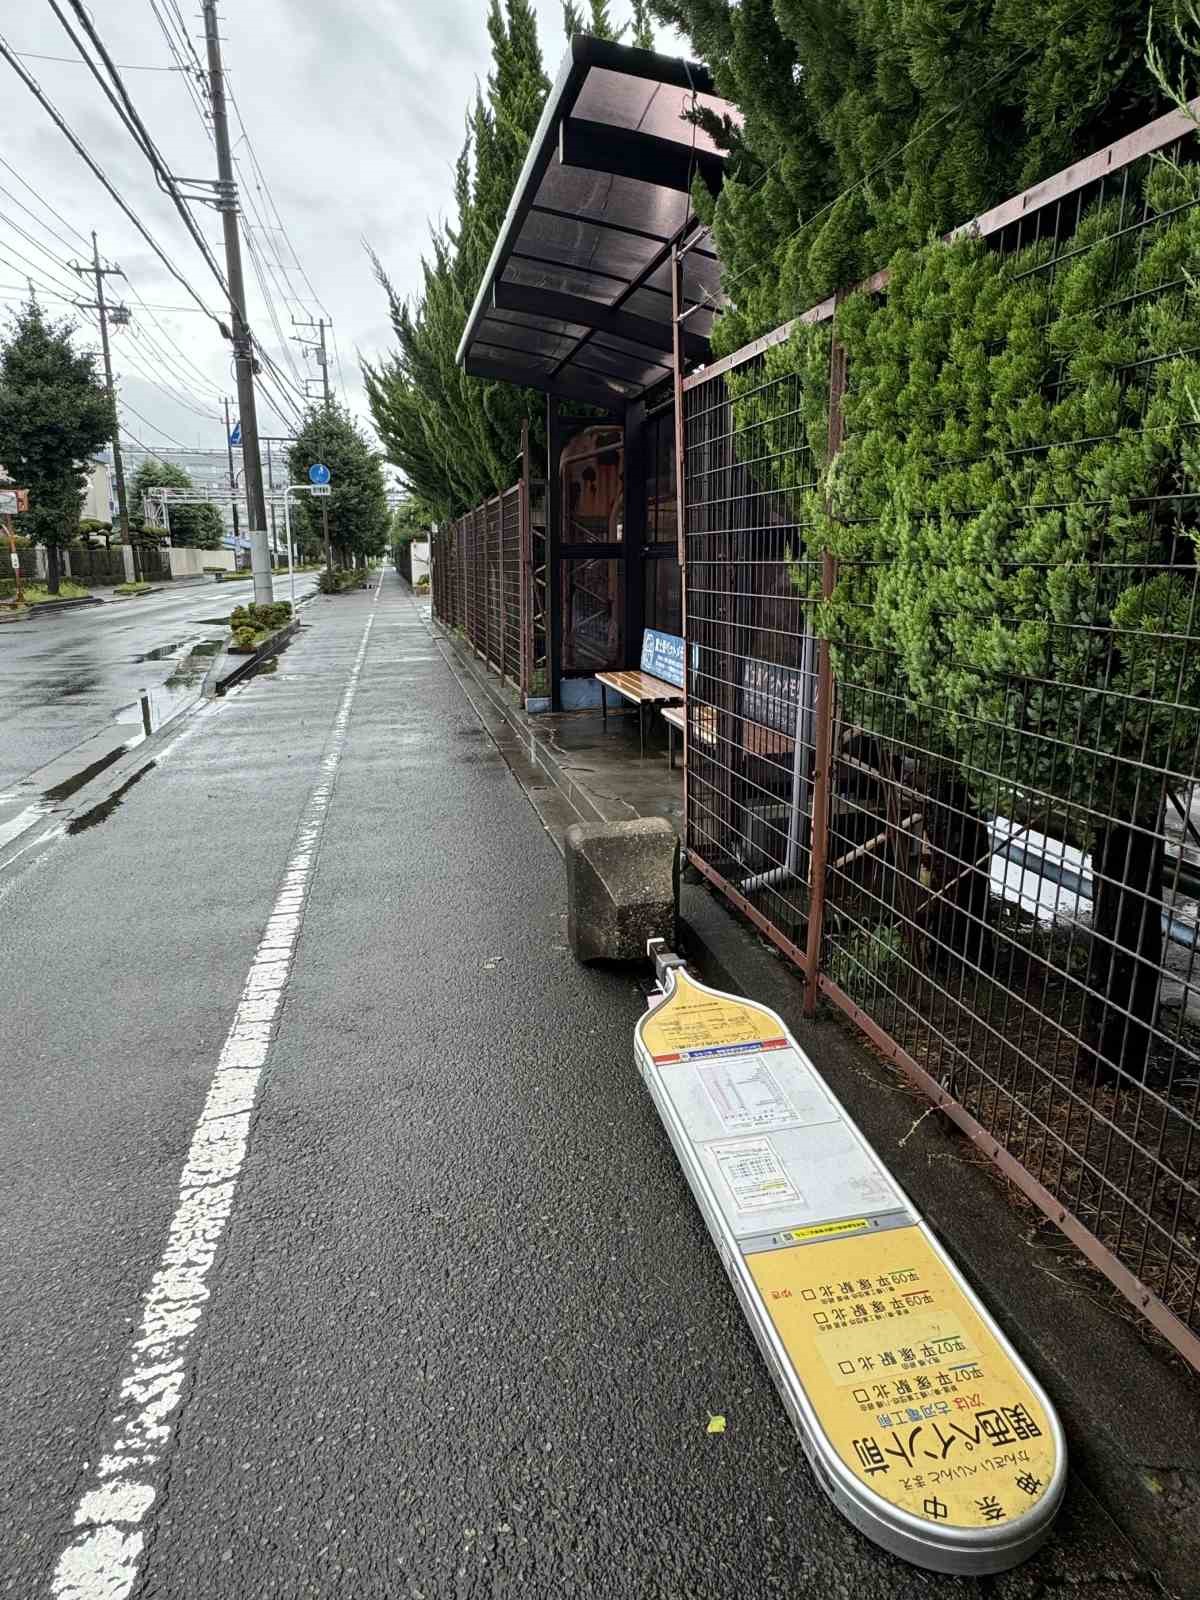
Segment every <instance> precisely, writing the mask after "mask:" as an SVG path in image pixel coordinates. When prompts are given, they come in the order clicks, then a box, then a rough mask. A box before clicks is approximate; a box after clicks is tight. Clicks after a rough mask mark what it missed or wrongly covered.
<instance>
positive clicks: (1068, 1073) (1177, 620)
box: [683, 118, 1200, 1364]
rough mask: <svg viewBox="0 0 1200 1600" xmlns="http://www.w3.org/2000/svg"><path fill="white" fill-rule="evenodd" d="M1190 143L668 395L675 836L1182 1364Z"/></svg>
mask: <svg viewBox="0 0 1200 1600" xmlns="http://www.w3.org/2000/svg"><path fill="white" fill-rule="evenodd" d="M1181 132H1182V129H1181V125H1180V122H1179V120H1178V119H1176V120H1175V121H1174V122H1172V119H1169V118H1168V119H1162V120H1161V122H1160V124H1156V125H1155V126H1154V127H1153V128H1152V129H1148V130H1143V133H1142V134H1141V135H1137V136H1133V137H1131V138H1130V139H1129V140H1125V141H1121V143H1120V145H1118V146H1115V147H1113V148H1112V149H1111V150H1110V151H1106V152H1101V153H1100V155H1099V156H1098V157H1097V158H1094V159H1093V160H1092V161H1090V162H1083V163H1080V164H1079V166H1078V167H1077V168H1076V169H1073V170H1072V171H1071V172H1070V173H1068V174H1064V175H1061V177H1060V178H1059V179H1056V180H1051V182H1050V183H1048V184H1046V185H1043V186H1041V187H1040V189H1039V190H1037V191H1033V192H1032V193H1031V195H1030V196H1024V197H1018V198H1017V200H1015V201H1013V202H1010V203H1008V204H1007V205H1006V206H1002V207H998V208H997V209H996V211H995V212H993V213H989V214H988V216H987V217H985V218H981V219H978V220H977V224H976V225H975V227H974V228H973V229H972V230H967V231H964V234H963V236H962V237H961V238H959V239H958V240H957V241H956V242H953V243H951V244H949V245H947V246H941V247H931V248H930V249H929V250H927V251H925V252H916V253H914V255H913V256H912V257H911V258H910V259H907V260H901V261H900V262H899V264H898V265H896V266H895V267H894V269H893V271H892V272H891V273H890V274H880V275H879V276H878V277H877V278H876V279H875V280H872V283H871V284H870V285H868V286H866V288H865V289H863V290H862V291H861V292H859V293H857V294H854V295H852V296H849V297H847V299H846V300H845V303H844V304H840V303H836V302H835V301H833V300H831V301H829V302H827V303H826V304H825V305H823V306H821V307H818V308H815V310H814V312H813V313H811V314H810V315H809V316H808V317H807V318H806V319H802V321H801V323H800V324H797V325H791V326H789V328H788V329H786V330H780V331H779V333H778V334H777V335H773V336H769V337H768V338H767V339H766V340H763V341H759V343H758V344H757V345H756V346H753V347H750V349H748V350H747V351H746V352H741V353H739V354H738V355H737V356H734V357H731V358H729V359H728V360H726V361H723V362H717V363H715V364H713V366H711V367H710V368H709V369H707V370H705V371H703V372H701V373H698V374H696V375H695V376H694V377H693V378H691V379H689V380H687V381H686V382H685V384H684V386H683V390H684V392H683V415H684V425H685V448H686V457H685V482H686V541H687V553H688V563H687V616H688V635H689V651H690V664H689V685H688V695H689V708H688V718H689V739H688V755H687V775H688V789H687V830H688V831H687V845H688V850H689V854H690V855H691V857H692V858H693V859H694V860H697V861H698V863H699V864H700V865H701V866H702V867H703V868H704V870H706V871H707V872H708V873H709V875H710V876H713V877H715V878H716V879H717V880H718V881H719V882H720V883H721V884H722V886H723V887H725V888H726V889H727V890H729V891H730V892H731V893H732V894H733V895H734V897H735V899H737V901H738V903H739V904H741V905H742V906H743V909H745V910H747V911H748V912H749V913H750V914H751V915H752V916H753V917H755V919H756V920H757V921H758V922H759V923H760V925H761V926H762V927H764V929H765V930H766V931H767V932H768V933H769V934H770V935H771V937H772V938H774V939H775V940H776V942H777V943H779V944H780V945H781V946H783V947H784V948H785V949H786V950H788V952H789V953H790V954H792V955H793V957H795V958H796V959H797V960H802V961H803V962H804V963H805V965H806V968H807V970H808V971H809V973H810V976H811V977H812V978H813V979H814V980H815V981H817V982H819V986H820V988H821V989H823V990H824V992H825V993H826V994H827V995H828V996H829V997H830V998H832V999H833V1000H834V1001H835V1002H836V1003H837V1004H839V1005H840V1006H842V1007H843V1009H845V1010H846V1011H848V1012H849V1014H850V1015H851V1016H852V1017H854V1019H855V1020H856V1021H858V1022H859V1023H860V1024H861V1025H862V1026H864V1027H865V1028H866V1030H867V1031H868V1032H869V1033H870V1034H871V1036H872V1037H873V1038H874V1039H875V1040H876V1042H877V1043H879V1044H880V1045H881V1046H882V1047H883V1048H885V1049H886V1050H887V1051H888V1052H889V1054H891V1055H892V1056H893V1058H894V1059H896V1060H898V1061H899V1062H900V1063H901V1064H902V1065H904V1066H905V1067H906V1069H907V1070H908V1071H909V1072H910V1074H911V1075H912V1076H913V1077H914V1078H915V1079H916V1080H917V1081H918V1082H919V1083H920V1084H921V1085H922V1087H923V1088H925V1089H926V1090H927V1092H929V1093H930V1094H932V1095H933V1096H934V1097H935V1098H936V1099H937V1100H938V1102H939V1103H940V1104H942V1105H943V1106H944V1107H945V1108H946V1109H947V1110H948V1111H949V1112H950V1114H951V1115H952V1116H954V1117H955V1119H956V1120H957V1121H959V1123H960V1124H961V1125H962V1126H963V1127H964V1128H965V1129H967V1130H968V1131H969V1132H970V1133H971V1135H972V1136H973V1137H974V1138H975V1139H976V1140H977V1142H978V1143H979V1144H980V1145H981V1147H982V1148H984V1149H985V1150H986V1151H987V1153H988V1154H989V1155H990V1156H992V1157H993V1158H994V1159H996V1160H997V1161H998V1162H999V1163H1000V1164H1001V1165H1002V1166H1003V1168H1004V1170H1005V1171H1006V1172H1007V1173H1008V1175H1009V1176H1011V1177H1012V1178H1013V1179H1014V1180H1015V1181H1016V1182H1017V1183H1018V1184H1020V1185H1021V1187H1022V1188H1024V1189H1025V1191H1026V1193H1027V1194H1029V1195H1030V1196H1031V1197H1032V1198H1033V1199H1035V1200H1036V1202H1037V1203H1038V1204H1039V1205H1041V1206H1042V1208H1043V1209H1044V1210H1045V1211H1046V1212H1047V1214H1048V1215H1049V1216H1051V1217H1052V1218H1053V1219H1054V1220H1055V1221H1056V1222H1058V1223H1059V1224H1060V1225H1061V1226H1063V1227H1064V1228H1065V1229H1066V1230H1067V1231H1068V1233H1069V1234H1070V1235H1071V1237H1073V1238H1074V1239H1075V1240H1076V1242H1077V1243H1078V1244H1080V1246H1081V1247H1082V1248H1083V1249H1084V1250H1085V1251H1086V1253H1087V1254H1088V1255H1089V1256H1090V1257H1091V1259H1092V1260H1093V1261H1094V1262H1095V1263H1096V1264H1097V1265H1099V1266H1100V1267H1101V1269H1102V1270H1104V1271H1105V1272H1107V1273H1108V1274H1109V1276H1110V1277H1111V1278H1112V1280H1113V1281H1114V1282H1115V1283H1116V1284H1117V1286H1118V1287H1119V1288H1120V1289H1121V1290H1122V1291H1123V1292H1124V1293H1125V1294H1126V1295H1127V1296H1129V1298H1130V1299H1132V1300H1133V1301H1134V1303H1135V1304H1137V1305H1138V1306H1139V1308H1140V1309H1142V1310H1143V1311H1144V1312H1146V1314H1147V1315H1149V1316H1150V1317H1151V1318H1152V1320H1153V1321H1154V1322H1155V1323H1156V1325H1157V1326H1158V1327H1159V1328H1160V1329H1161V1330H1162V1331H1163V1332H1164V1333H1165V1334H1166V1335H1167V1336H1168V1337H1169V1338H1170V1339H1172V1341H1173V1342H1174V1343H1175V1344H1176V1346H1177V1347H1178V1348H1179V1349H1180V1350H1181V1351H1183V1352H1184V1354H1186V1355H1187V1356H1188V1358H1189V1359H1190V1360H1192V1361H1193V1362H1194V1363H1196V1364H1200V1115H1198V1113H1200V932H1198V918H1197V902H1198V899H1200V711H1198V705H1200V604H1198V601H1200V587H1198V568H1197V534H1198V529H1200V513H1198V507H1197V493H1198V490H1197V471H1198V468H1200V435H1198V431H1197V422H1198V418H1200V410H1198V409H1197V408H1198V407H1200V361H1198V359H1197V358H1198V357H1200V301H1198V298H1197V292H1196V288H1195V283H1194V279H1193V278H1192V276H1191V273H1190V269H1189V263H1190V262H1193V261H1194V260H1195V251H1196V245H1197V242H1198V241H1200V208H1198V205H1197V202H1198V199H1200V184H1198V183H1197V169H1196V168H1195V167H1194V166H1193V165H1192V164H1191V163H1192V151H1191V148H1190V146H1191V143H1192V141H1191V140H1190V139H1188V140H1187V141H1183V140H1181V139H1180V134H1181ZM818 637H819V639H821V640H823V641H826V644H825V645H824V650H822V646H821V645H820V644H818V643H817V639H818ZM822 658H824V661H826V662H828V664H829V665H828V666H827V667H824V668H823V666H822ZM823 748H824V749H827V751H828V758H827V759H824V758H823V757H822V755H821V752H822V749H823Z"/></svg>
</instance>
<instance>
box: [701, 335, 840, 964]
mask: <svg viewBox="0 0 1200 1600" xmlns="http://www.w3.org/2000/svg"><path fill="white" fill-rule="evenodd" d="M820 467H821V458H820V457H818V456H817V454H816V452H815V451H814V449H813V447H812V445H811V443H810V442H809V440H808V438H807V434H806V430H805V427H804V421H803V415H802V405H801V395H800V382H799V378H798V377H797V375H796V374H794V373H788V374H784V375H782V376H775V377H773V376H771V375H770V374H769V373H768V371H767V370H766V363H765V358H764V357H763V356H761V355H760V356H758V357H755V358H752V359H751V360H750V361H748V362H747V363H746V364H745V365H744V366H741V367H739V368H737V369H734V370H730V371H727V372H724V373H719V374H717V375H716V376H713V377H711V378H706V379H704V380H703V381H701V382H700V383H698V384H697V385H696V386H695V387H693V388H692V389H690V390H689V392H688V395H687V407H686V415H685V427H684V478H685V486H686V487H685V494H686V504H687V524H686V541H687V585H688V588H687V628H688V641H689V649H690V655H691V667H690V675H689V694H688V707H689V715H688V721H689V726H688V739H687V748H688V767H687V771H688V785H687V830H688V832H687V836H688V844H689V848H690V849H691V850H692V851H693V852H695V853H696V854H698V855H699V857H700V858H701V859H703V860H704V861H705V862H706V863H707V864H708V865H709V866H710V868H711V869H712V870H713V871H714V872H715V873H717V874H718V875H719V876H720V877H721V878H722V879H724V880H725V882H727V883H728V884H729V885H730V886H731V887H732V888H734V889H735V890H736V892H737V893H738V894H739V895H740V896H742V897H743V898H744V899H745V901H746V903H747V905H748V906H749V907H751V908H753V910H754V912H755V913H756V914H757V915H758V916H760V917H762V918H765V919H766V920H767V921H768V922H769V923H770V925H771V926H772V927H773V928H774V929H776V930H778V931H779V932H780V933H782V934H783V935H784V936H785V937H786V939H787V940H788V941H789V942H794V941H796V940H798V939H800V938H801V936H802V929H803V926H804V923H805V919H806V917H807V914H808V886H809V882H810V878H811V844H812V841H811V837H810V834H811V814H812V804H811V789H812V771H813V756H814V737H815V729H814V715H815V708H816V653H815V651H816V637H815V633H814V629H813V615H812V613H813V601H812V598H811V595H812V590H813V582H812V580H813V576H814V569H815V571H817V572H819V566H820V562H819V555H818V557H817V558H816V559H815V560H814V557H813V556H812V555H811V554H810V553H809V545H810V541H809V539H808V537H807V535H808V533H809V531H810V530H809V526H808V524H807V522H806V521H805V519H804V518H803V516H802V515H799V516H798V515H797V506H796V496H797V494H801V495H802V494H803V493H804V491H806V490H813V489H815V487H816V485H817V479H818V476H819V472H820Z"/></svg>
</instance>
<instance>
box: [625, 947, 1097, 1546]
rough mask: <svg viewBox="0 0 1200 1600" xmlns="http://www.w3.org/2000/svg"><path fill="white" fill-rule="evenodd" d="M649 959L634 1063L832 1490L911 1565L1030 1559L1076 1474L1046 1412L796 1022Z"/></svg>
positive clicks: (847, 1512) (660, 956) (872, 1534)
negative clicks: (1069, 1475)
mask: <svg viewBox="0 0 1200 1600" xmlns="http://www.w3.org/2000/svg"><path fill="white" fill-rule="evenodd" d="M652 953H653V954H654V955H655V958H656V964H657V967H658V971H659V979H660V983H661V986H662V991H663V993H662V998H661V999H660V1000H659V1001H658V1002H657V1003H656V1004H652V1006H651V1009H650V1010H649V1011H647V1012H646V1014H645V1015H644V1016H643V1017H642V1019H641V1021H640V1022H639V1023H638V1025H637V1031H636V1055H637V1062H638V1067H639V1070H640V1071H641V1074H642V1077H643V1079H644V1080H645V1082H646V1085H647V1087H648V1089H649V1090H650V1094H651V1098H652V1099H653V1101H654V1105H655V1108H656V1110H657V1111H658V1114H659V1117H660V1118H661V1120H662V1122H663V1125H664V1126H665V1128H666V1130H667V1133H668V1134H669V1136H670V1139H671V1143H672V1145H673V1146H674V1148H675V1154H676V1156H677V1157H678V1159H679V1162H680V1165H681V1166H682V1168H683V1171H684V1175H685V1176H686V1178H687V1181H688V1185H689V1187H690V1188H691V1191H692V1194H693V1196H694V1198H695V1200H696V1203H697V1204H698V1205H699V1207H700V1211H701V1214H702V1215H703V1218H704V1221H705V1224H706V1226H707V1228H708V1231H709V1233H710V1235H711V1236H712V1239H713V1242H714V1243H715V1245H716V1247H717V1251H718V1253H719V1255H720V1257H721V1262H722V1265H723V1266H724V1268H725V1271H726V1272H727V1274H728V1275H729V1278H730V1281H731V1282H732V1284H733V1288H734V1292H735V1294H736V1295H737V1298H738V1301H739V1303H740V1305H741V1308H742V1311H743V1313H744V1315H745V1317H746V1320H747V1321H748V1322H749V1324H750V1326H751V1329H752V1330H753V1332H754V1337H755V1339H756V1341H757V1343H758V1347H759V1349H760V1351H761V1352H762V1354H763V1357H764V1359H765V1361H766V1363H767V1368H768V1371H769V1372H770V1373H771V1376H772V1378H773V1379H774V1382H775V1386H776V1388H777V1389H778V1391H779V1394H780V1397H781V1398H782V1400H783V1403H784V1406H785V1408H786V1409H787V1412H788V1414H789V1416H790V1417H791V1420H792V1424H793V1426H794V1427H795V1429H796V1432H797V1434H798V1435H799V1438H800V1443H801V1446H802V1448H803V1450H804V1453H805V1455H806V1456H807V1457H808V1460H809V1463H810V1464H811V1466H812V1468H813V1472H814V1474H815V1475H816V1478H817V1481H818V1483H819V1484H820V1485H821V1487H822V1488H823V1489H824V1491H825V1493H826V1494H827V1495H828V1496H829V1498H830V1499H831V1500H832V1501H833V1503H834V1505H835V1506H836V1507H837V1509H838V1510H839V1511H840V1512H841V1513H842V1514H843V1516H845V1517H846V1518H847V1519H848V1520H849V1521H850V1522H851V1523H853V1525H854V1526H855V1527H856V1528H858V1529H859V1530H860V1531H861V1532H862V1533H865V1534H866V1535H867V1537H868V1538H870V1539H873V1540H874V1541H875V1543H876V1544H879V1545H882V1546H883V1548H884V1549H886V1550H890V1551H891V1552H892V1553H893V1554H894V1555H898V1556H901V1557H903V1558H904V1559H905V1560H907V1561H911V1562H913V1563H914V1564H915V1565H917V1566H921V1567H926V1568H929V1569H931V1570H932V1571H935V1572H947V1573H959V1574H963V1575H979V1574H984V1573H992V1572H1003V1571H1005V1570H1006V1569H1007V1568H1009V1567H1013V1566H1016V1565H1017V1564H1018V1563H1019V1562H1021V1561H1023V1560H1025V1558H1026V1557H1027V1556H1029V1555H1032V1553H1033V1552H1034V1551H1035V1550H1036V1549H1037V1548H1038V1546H1039V1545H1040V1544H1041V1543H1042V1542H1043V1541H1044V1540H1045V1539H1046V1537H1047V1536H1048V1534H1049V1532H1050V1528H1051V1525H1052V1523H1053V1521H1054V1517H1055V1515H1056V1513H1057V1511H1058V1508H1059V1504H1060V1502H1061V1500H1062V1495H1063V1489H1064V1486H1065V1482H1066V1446H1065V1443H1064V1440H1063V1433H1062V1428H1061V1426H1060V1424H1059V1421H1058V1418H1057V1416H1056V1415H1055V1412H1054V1409H1053V1407H1052V1406H1051V1404H1050V1401H1049V1400H1048V1399H1047V1398H1046V1395H1045V1394H1044V1393H1043V1391H1042V1390H1041V1388H1040V1387H1039V1386H1038V1384H1037V1382H1036V1380H1035V1379H1034V1378H1033V1376H1032V1375H1031V1374H1030V1372H1029V1370H1028V1369H1027V1368H1026V1367H1025V1365H1024V1363H1023V1362H1022V1361H1021V1358H1020V1357H1019V1356H1018V1355H1017V1353H1016V1351H1015V1350H1014V1349H1013V1348H1012V1346H1011V1345H1010V1344H1009V1343H1008V1341H1007V1339H1005V1337H1004V1335H1003V1333H1001V1331H1000V1329H999V1328H998V1327H997V1326H996V1324H995V1323H994V1322H993V1321H992V1319H991V1317H990V1316H989V1315H988V1313H987V1311H986V1310H985V1309H984V1307H983V1305H982V1303H981V1302H980V1301H979V1300H978V1299H977V1298H976V1296H975V1294H974V1293H973V1291H972V1290H971V1288H970V1287H969V1285H968V1284H967V1283H966V1282H965V1280H964V1279H963V1278H962V1277H961V1276H960V1275H959V1273H958V1271H957V1270H956V1268H955V1267H954V1265H953V1263H952V1262H951V1260H950V1258H949V1257H948V1256H947V1255H946V1253H945V1251H944V1250H943V1249H942V1247H941V1245H940V1244H939V1243H938V1241H937V1239H936V1238H935V1237H934V1234H933V1232H932V1231H931V1229H930V1228H929V1227H928V1226H927V1224H926V1223H924V1222H923V1221H922V1220H921V1217H920V1215H919V1214H918V1212H917V1210H916V1208H915V1207H914V1206H913V1204H912V1202H911V1201H910V1200H909V1198H908V1196H907V1195H906V1194H905V1193H904V1191H903V1190H902V1189H901V1188H900V1186H899V1184H898V1183H897V1182H896V1180H895V1179H894V1178H893V1177H892V1175H891V1173H890V1172H888V1170H887V1169H886V1167H885V1166H884V1165H883V1163H882V1162H881V1161H880V1159H879V1157H878V1156H877V1155H876V1153H875V1151H874V1150H873V1149H872V1148H871V1146H870V1145H869V1144H868V1143H867V1141H866V1139H864V1137H863V1135H862V1134H861V1133H860V1131H859V1129H858V1128H857V1127H856V1126H855V1124H854V1122H853V1121H852V1120H851V1119H850V1117H849V1116H848V1115H847V1113H846V1111H845V1109H844V1108H843V1107H842V1106H841V1105H840V1104H839V1102H838V1101H837V1099H836V1098H835V1096H834V1095H833V1093H832V1092H831V1091H830V1089H829V1088H828V1086H827V1085H826V1084H825V1082H824V1081H823V1079H822V1078H821V1077H820V1076H819V1074H818V1073H817V1071H816V1069H815V1068H814V1066H813V1063H812V1062H811V1060H810V1059H809V1058H808V1056H807V1055H806V1054H805V1052H804V1051H803V1050H802V1049H801V1048H800V1046H799V1044H798V1043H797V1041H796V1039H795V1038H794V1037H793V1036H792V1034H791V1033H790V1032H789V1031H788V1029H787V1027H786V1025H785V1024H784V1022H783V1019H782V1018H781V1017H780V1016H779V1015H778V1014H777V1013H776V1012H774V1011H771V1010H769V1009H768V1008H767V1007H766V1006H760V1005H758V1004H752V1003H751V1002H750V1001H747V1000H743V999H740V998H738V997H737V996H735V995H731V994H724V993H722V992H721V991H720V990H718V989H710V988H709V987H708V986H707V985H706V984H703V983H700V982H698V981H697V980H696V979H695V978H693V977H691V976H690V975H689V974H688V973H687V972H686V971H685V970H684V969H683V966H682V963H680V962H679V960H678V958H677V957H674V956H672V955H671V954H670V953H669V952H667V951H665V950H662V949H661V948H660V949H659V950H657V951H652Z"/></svg>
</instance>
